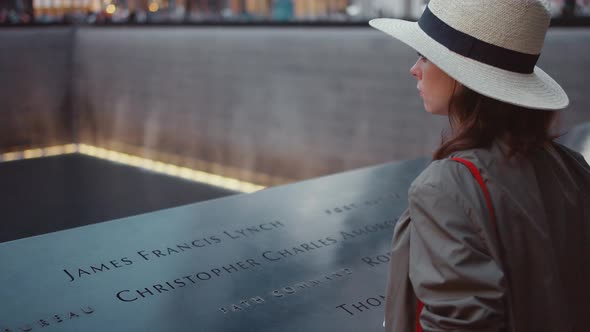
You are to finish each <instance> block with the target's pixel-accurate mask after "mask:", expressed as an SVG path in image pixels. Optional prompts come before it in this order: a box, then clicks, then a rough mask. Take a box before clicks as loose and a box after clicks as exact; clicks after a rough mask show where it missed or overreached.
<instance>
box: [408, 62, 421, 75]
mask: <svg viewBox="0 0 590 332" xmlns="http://www.w3.org/2000/svg"><path fill="white" fill-rule="evenodd" d="M410 74H412V76H414V77H415V78H416V79H417V80H419V79H420V59H418V61H416V63H415V64H414V65H413V66H412V68H410Z"/></svg>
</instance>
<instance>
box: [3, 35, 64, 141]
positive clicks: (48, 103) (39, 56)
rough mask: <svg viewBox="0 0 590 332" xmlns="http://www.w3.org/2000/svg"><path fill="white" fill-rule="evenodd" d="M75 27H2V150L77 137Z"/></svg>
mask: <svg viewBox="0 0 590 332" xmlns="http://www.w3.org/2000/svg"><path fill="white" fill-rule="evenodd" d="M73 42H74V38H73V30H72V29H71V28H68V27H52V28H26V29H22V28H5V29H0V151H14V150H21V149H24V148H28V147H38V146H49V145H57V144H65V143H71V142H72V141H73V139H74V136H73V127H72V122H73V119H74V117H73V116H72V113H71V108H70V102H71V100H72V98H71V91H72V90H71V89H70V83H71V81H72V71H71V68H72V61H71V57H72V43H73Z"/></svg>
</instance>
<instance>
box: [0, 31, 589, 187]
mask: <svg viewBox="0 0 590 332" xmlns="http://www.w3.org/2000/svg"><path fill="white" fill-rule="evenodd" d="M69 36H70V32H69V31H68V30H67V29H65V28H64V29H60V28H56V29H42V30H35V29H22V30H19V29H9V30H5V31H0V42H1V43H2V45H3V50H4V45H5V44H6V45H9V46H10V47H8V50H9V51H8V52H7V53H5V52H4V51H3V52H2V54H1V55H0V57H1V59H2V63H1V64H0V69H1V70H2V73H3V75H2V76H1V77H0V84H1V85H0V86H2V87H3V89H2V91H1V92H0V95H1V96H2V98H3V100H8V103H7V105H10V106H8V107H3V108H2V112H3V113H6V114H8V119H10V120H9V121H8V122H4V121H2V122H0V128H1V130H0V131H1V132H2V134H1V135H2V136H0V137H1V139H0V148H2V149H4V150H6V147H13V146H17V145H18V146H20V145H23V144H25V145H27V144H33V145H34V144H40V142H47V141H48V140H53V141H55V142H57V141H60V140H59V139H57V138H60V139H63V138H64V137H71V136H72V135H74V134H75V136H76V137H74V139H75V140H76V141H79V142H82V143H87V144H92V145H96V146H100V147H105V148H112V149H115V150H118V151H124V152H128V153H133V154H138V155H141V156H145V157H149V158H154V159H159V160H163V161H167V162H173V163H176V164H181V165H186V166H189V167H193V168H197V169H202V170H206V171H210V172H214V173H217V174H222V175H226V176H232V177H236V178H240V179H242V180H247V181H252V182H256V183H261V184H275V183H282V182H287V181H292V180H300V179H304V178H311V177H315V176H319V175H323V174H328V173H335V172H340V171H344V170H348V169H354V168H358V167H362V166H366V165H372V164H379V163H383V162H386V161H390V160H402V159H412V158H415V157H418V156H423V155H428V154H430V153H431V151H432V150H433V149H434V147H435V146H436V144H437V142H438V141H439V138H440V132H441V130H442V129H443V128H444V127H445V126H446V119H444V118H441V117H433V116H430V115H429V114H426V113H425V112H424V111H423V109H422V103H421V101H420V99H419V97H418V96H417V94H416V83H415V81H414V79H413V78H412V77H411V76H410V75H409V73H408V70H409V68H410V67H411V65H412V64H413V62H414V60H415V57H416V55H415V52H413V51H412V50H411V49H410V48H408V47H406V46H404V45H403V44H401V43H400V42H397V41H395V40H393V39H390V38H388V37H387V36H385V35H383V34H382V33H380V32H378V31H374V30H372V29H369V28H358V27H356V28H305V27H296V28H293V27H291V28H277V27H256V28H245V27H198V28H197V27H117V28H112V27H83V28H79V29H78V30H77V32H76V34H75V41H74V42H73V45H75V46H74V49H73V52H71V55H70V56H72V58H73V62H72V63H69V62H68V59H69V57H68V56H69V55H68V54H70V53H68V52H69V46H70V45H71V44H72V41H71V39H69ZM22 37H26V38H24V39H23V38H22ZM21 39H23V40H25V41H22V40H21ZM11 45H12V46H11ZM588 54H590V30H588V29H552V30H551V31H550V32H549V35H548V39H547V42H546V47H545V52H544V54H543V55H542V57H541V59H540V66H541V67H542V68H543V69H545V70H546V71H547V72H548V73H549V74H550V75H552V76H554V77H555V78H556V79H557V80H558V82H560V83H562V85H563V86H564V88H565V89H566V90H567V91H568V92H569V94H570V97H571V100H572V104H571V107H570V109H569V110H567V111H566V112H564V113H563V117H562V128H564V129H567V128H569V127H571V126H572V125H574V124H578V123H581V122H586V121H590V111H589V110H588V107H587V105H588V104H589V103H590V94H588V93H587V91H586V90H587V86H588V78H587V75H585V73H586V71H587V69H588V68H590V57H588ZM68 73H72V75H68ZM23 77H31V78H32V79H23ZM70 78H71V80H72V81H71V83H72V84H71V85H69V79H70ZM15 82H16V83H15ZM70 87H71V89H69V88H70ZM70 95H71V97H72V98H69V97H68V96H70ZM23 101H24V103H23ZM68 101H71V104H70V103H68ZM53 115H55V116H53ZM71 121H74V125H72V124H71ZM73 127H74V128H75V129H76V130H74V131H72V128H73ZM56 137H57V138H56ZM47 145H49V144H47Z"/></svg>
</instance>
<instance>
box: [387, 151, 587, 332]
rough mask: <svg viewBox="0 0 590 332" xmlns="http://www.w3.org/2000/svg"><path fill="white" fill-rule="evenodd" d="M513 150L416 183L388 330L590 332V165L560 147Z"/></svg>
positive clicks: (431, 173)
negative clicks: (472, 168)
mask: <svg viewBox="0 0 590 332" xmlns="http://www.w3.org/2000/svg"><path fill="white" fill-rule="evenodd" d="M506 151H507V147H506V145H504V144H503V143H499V142H496V143H494V145H493V147H492V148H491V149H490V150H487V149H473V150H466V151H461V152H458V153H455V154H453V155H452V156H451V157H460V158H464V159H467V160H469V161H471V162H473V163H474V164H475V165H476V166H477V167H478V169H479V171H480V172H481V175H482V177H483V178H484V181H485V183H486V186H487V187H488V190H489V192H490V195H491V200H492V204H493V206H494V210H495V213H496V221H497V230H498V233H496V230H495V228H494V225H493V224H492V221H491V220H490V219H491V217H490V213H489V210H488V208H487V205H486V201H485V198H484V195H483V193H482V190H481V187H480V186H479V185H478V183H477V182H476V180H475V179H474V178H473V176H472V175H471V173H470V172H469V170H468V169H467V167H465V166H464V165H462V164H460V163H458V162H455V161H451V160H448V159H444V160H438V161H433V162H432V163H431V164H430V165H429V166H428V167H427V168H426V169H425V170H424V171H423V172H422V173H421V174H420V175H419V176H418V177H417V178H416V180H415V181H414V182H413V183H412V185H411V187H410V189H409V192H408V195H409V197H408V201H409V206H408V209H407V210H406V211H405V212H404V213H403V214H402V216H401V217H400V219H399V221H398V223H397V225H396V227H395V231H394V236H393V241H392V259H391V265H390V270H389V280H388V283H387V301H386V307H385V330H386V331H388V332H391V331H395V332H406V331H415V328H416V327H415V320H416V316H415V315H416V309H415V308H416V296H417V297H418V298H419V299H420V300H421V301H422V302H424V305H425V307H424V310H423V312H422V314H421V316H420V322H421V325H422V327H423V329H424V331H517V332H525V331H531V332H540V331H556V332H569V331H576V332H580V331H590V167H589V166H588V164H587V163H586V161H585V160H584V158H583V157H582V156H581V155H580V154H578V153H576V152H573V151H571V150H569V149H567V148H565V147H563V146H561V145H559V144H557V143H555V144H554V147H553V148H550V149H546V150H543V151H540V152H539V154H537V155H536V156H534V157H532V158H529V159H525V158H522V157H520V158H517V159H512V160H510V161H508V160H507V159H506V158H505V152H506Z"/></svg>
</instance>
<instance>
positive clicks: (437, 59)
mask: <svg viewBox="0 0 590 332" xmlns="http://www.w3.org/2000/svg"><path fill="white" fill-rule="evenodd" d="M369 24H370V25H371V26H372V27H373V28H375V29H377V30H380V31H383V32H385V33H386V34H388V35H390V36H392V37H394V38H396V39H398V40H400V41H401V42H403V43H405V44H407V45H408V46H410V47H412V48H414V49H415V50H416V51H418V52H420V53H421V54H423V55H424V56H425V57H426V58H427V59H428V60H429V61H432V63H434V64H435V65H437V66H438V67H439V68H440V69H441V70H443V71H444V72H445V73H447V74H448V75H449V76H451V77H452V78H454V79H456V80H457V81H458V82H460V83H461V84H463V85H465V86H466V87H468V88H470V89H472V90H474V91H476V92H478V93H480V94H482V95H484V96H487V97H490V98H493V99H497V100H500V101H503V102H506V103H509V104H513V105H518V106H522V107H527V108H531V109H539V110H552V111H555V110H561V109H564V108H565V107H567V106H568V105H569V98H568V96H567V94H566V93H565V91H564V90H563V89H562V88H561V86H560V85H559V84H558V83H557V82H555V80H553V79H552V78H551V77H550V76H549V75H547V74H546V73H545V72H544V71H543V70H541V68H539V67H535V69H534V72H533V73H531V74H520V73H515V72H511V71H507V70H503V69H499V68H496V67H493V66H490V65H487V64H484V63H481V62H478V61H476V60H473V59H470V58H467V57H464V56H462V55H460V54H457V53H455V52H453V51H451V50H449V49H448V48H446V47H445V46H443V45H441V44H440V43H438V42H437V41H435V40H434V39H432V38H431V37H430V36H428V35H427V34H426V33H425V32H424V31H422V29H420V26H419V25H418V23H417V22H410V21H405V20H399V19H391V18H377V19H373V20H371V21H369Z"/></svg>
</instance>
